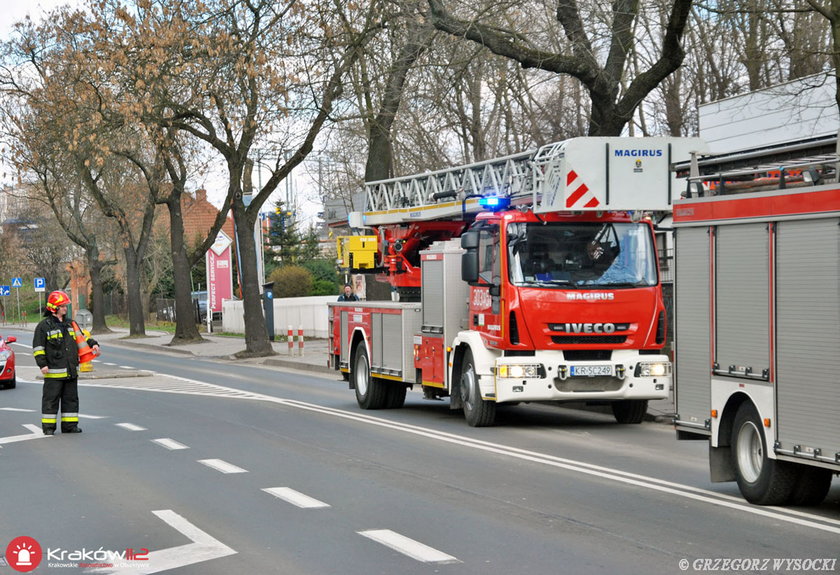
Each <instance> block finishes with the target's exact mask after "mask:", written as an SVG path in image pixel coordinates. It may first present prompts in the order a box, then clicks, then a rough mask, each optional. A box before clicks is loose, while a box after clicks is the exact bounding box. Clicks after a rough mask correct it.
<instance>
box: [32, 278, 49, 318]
mask: <svg viewBox="0 0 840 575" xmlns="http://www.w3.org/2000/svg"><path fill="white" fill-rule="evenodd" d="M34 284H35V291H36V292H38V315H39V316H40V315H41V314H43V313H44V310H43V309H42V306H41V294H42V293H44V292H45V291H47V280H46V279H44V278H35V280H34Z"/></svg>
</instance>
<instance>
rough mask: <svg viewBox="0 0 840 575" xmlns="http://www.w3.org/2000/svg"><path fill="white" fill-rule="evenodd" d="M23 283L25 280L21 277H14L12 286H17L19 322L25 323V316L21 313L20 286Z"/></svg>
mask: <svg viewBox="0 0 840 575" xmlns="http://www.w3.org/2000/svg"><path fill="white" fill-rule="evenodd" d="M22 285H23V281H22V280H21V279H20V278H12V287H13V288H15V297H16V298H17V310H18V320H17V322H18V324H22V323H23V318H22V316H21V315H20V288H21V286H22Z"/></svg>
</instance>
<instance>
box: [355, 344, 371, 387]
mask: <svg viewBox="0 0 840 575" xmlns="http://www.w3.org/2000/svg"><path fill="white" fill-rule="evenodd" d="M353 371H354V373H355V374H356V389H357V390H358V391H359V395H361V396H362V397H364V396H365V395H366V394H367V390H368V379H369V378H370V369H369V368H368V362H367V357H366V356H365V354H363V353H360V354H359V355H358V357H357V358H356V369H355V370H353Z"/></svg>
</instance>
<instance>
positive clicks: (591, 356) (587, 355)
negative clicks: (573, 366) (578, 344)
mask: <svg viewBox="0 0 840 575" xmlns="http://www.w3.org/2000/svg"><path fill="white" fill-rule="evenodd" d="M563 359H565V360H566V361H610V360H611V359H612V350H611V349H564V350H563Z"/></svg>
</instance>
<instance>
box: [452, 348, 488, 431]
mask: <svg viewBox="0 0 840 575" xmlns="http://www.w3.org/2000/svg"><path fill="white" fill-rule="evenodd" d="M459 389H460V394H461V403H462V404H463V406H464V418H465V419H466V420H467V424H469V426H470V427H489V426H491V425H493V424H494V423H496V403H495V402H493V401H485V400H484V399H482V397H481V390H480V389H479V388H478V378H477V377H476V375H475V362H474V361H473V355H472V351H470V350H469V349H468V350H467V351H466V352H464V357H463V359H462V360H461V377H460V380H459Z"/></svg>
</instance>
